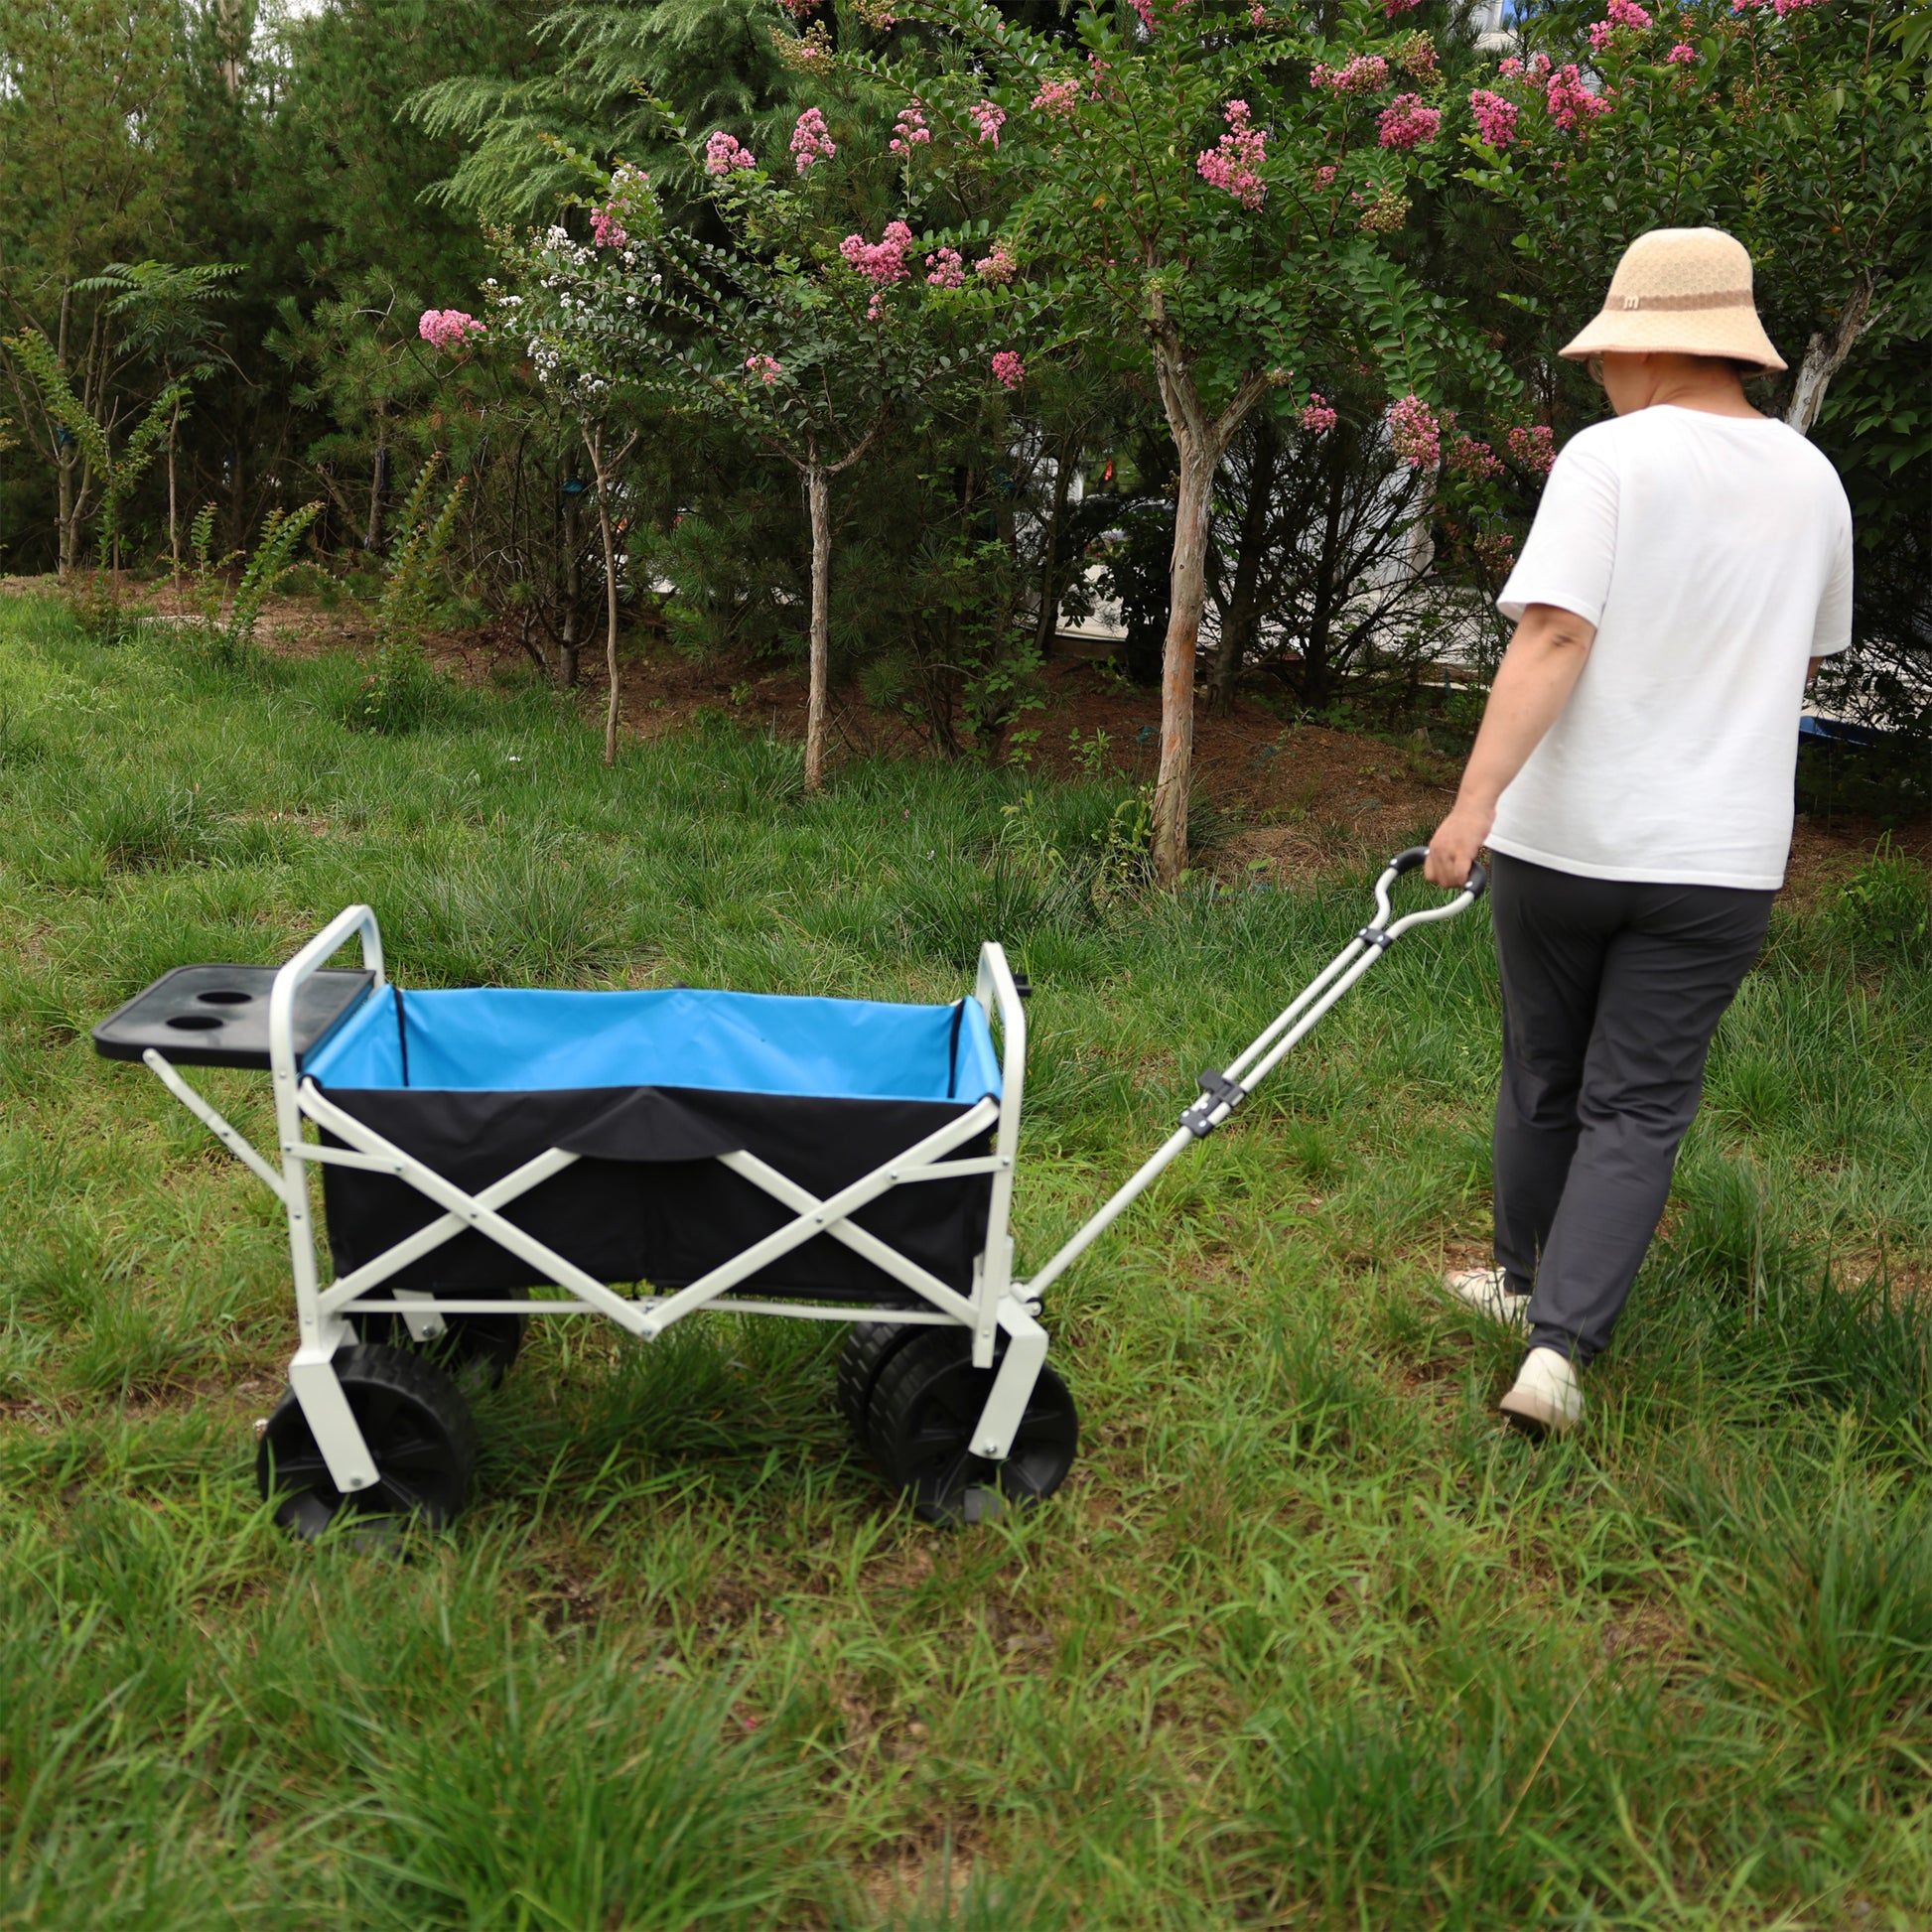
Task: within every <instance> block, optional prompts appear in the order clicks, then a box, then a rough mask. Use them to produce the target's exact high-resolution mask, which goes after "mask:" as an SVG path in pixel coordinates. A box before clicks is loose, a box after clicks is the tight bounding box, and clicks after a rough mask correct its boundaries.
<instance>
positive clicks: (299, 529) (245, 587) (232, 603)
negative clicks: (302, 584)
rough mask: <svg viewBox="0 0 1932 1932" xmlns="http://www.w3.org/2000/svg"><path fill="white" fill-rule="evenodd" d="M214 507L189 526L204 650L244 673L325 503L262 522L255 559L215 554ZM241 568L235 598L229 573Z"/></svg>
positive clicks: (207, 507) (206, 506)
mask: <svg viewBox="0 0 1932 1932" xmlns="http://www.w3.org/2000/svg"><path fill="white" fill-rule="evenodd" d="M214 514H215V511H214V505H213V504H212V503H204V504H203V505H202V507H201V509H200V510H199V511H197V512H196V516H195V521H194V523H193V524H192V525H191V526H190V530H189V543H190V547H191V550H192V553H193V555H194V558H195V603H196V606H197V608H198V609H199V610H200V612H201V617H202V645H203V648H204V649H205V650H206V651H207V655H208V658H209V659H210V661H212V662H213V663H215V664H218V665H219V666H220V667H221V668H222V669H223V670H229V671H234V670H241V669H243V668H244V667H245V666H247V665H248V664H249V663H251V662H252V661H253V658H254V655H255V629H256V626H257V625H258V624H259V623H260V622H261V617H262V612H263V610H264V609H265V608H266V606H267V604H268V600H269V599H270V598H271V597H273V596H274V595H275V593H276V592H277V591H278V590H279V589H281V588H282V586H283V585H284V584H285V583H286V582H287V581H288V579H289V577H290V576H291V575H292V574H293V573H294V572H295V570H296V569H297V568H298V566H297V564H296V561H295V551H296V546H297V545H298V544H299V543H301V541H302V539H303V538H304V537H305V536H306V535H307V534H308V532H309V526H310V525H311V524H312V523H314V522H315V520H316V518H317V517H318V516H320V515H321V514H322V504H321V503H320V501H317V502H312V503H304V504H303V505H302V506H301V507H300V508H299V509H293V510H281V509H275V510H270V511H269V513H268V515H267V516H266V517H264V518H263V520H262V527H261V535H260V536H259V537H258V538H257V539H256V543H255V549H254V554H253V555H252V556H248V557H245V558H244V556H243V554H242V553H241V552H240V551H238V550H231V551H230V552H229V553H228V554H227V555H226V556H225V557H216V556H214V555H212V545H213V541H214ZM236 564H240V565H241V575H240V576H239V577H238V578H237V579H236V581H235V586H234V591H233V595H232V596H230V595H229V593H228V572H229V570H230V569H231V568H232V567H233V566H234V565H236Z"/></svg>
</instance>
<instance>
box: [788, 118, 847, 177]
mask: <svg viewBox="0 0 1932 1932" xmlns="http://www.w3.org/2000/svg"><path fill="white" fill-rule="evenodd" d="M791 151H792V153H793V154H794V155H795V156H796V157H797V159H798V172H799V173H800V174H801V175H802V174H805V173H806V172H808V171H809V170H810V168H811V167H812V165H813V163H814V162H819V161H830V160H831V158H832V157H833V156H834V155H835V154H837V153H838V151H839V149H838V143H837V142H835V141H834V140H833V139H832V136H831V133H830V131H829V130H828V129H827V128H826V125H825V116H824V115H823V114H821V113H820V112H819V110H818V109H817V108H816V107H808V108H806V109H805V111H804V112H803V113H802V114H800V115H799V116H798V125H797V126H796V127H794V128H793V129H792V130H791Z"/></svg>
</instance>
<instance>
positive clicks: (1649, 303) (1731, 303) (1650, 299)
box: [1603, 289, 1755, 316]
mask: <svg viewBox="0 0 1932 1932" xmlns="http://www.w3.org/2000/svg"><path fill="white" fill-rule="evenodd" d="M1754 306H1755V305H1754V303H1753V302H1752V300H1751V292H1750V290H1749V289H1718V290H1715V291H1714V292H1713V293H1711V294H1709V295H1618V294H1616V293H1615V291H1614V290H1612V291H1611V293H1610V294H1609V295H1607V296H1605V297H1604V298H1603V313H1604V314H1605V315H1606V316H1616V315H1627V314H1629V313H1630V312H1631V311H1632V310H1636V309H1641V310H1643V311H1645V312H1647V313H1655V312H1657V311H1662V310H1670V311H1674V312H1677V313H1682V312H1683V311H1685V310H1687V309H1749V308H1752V307H1754Z"/></svg>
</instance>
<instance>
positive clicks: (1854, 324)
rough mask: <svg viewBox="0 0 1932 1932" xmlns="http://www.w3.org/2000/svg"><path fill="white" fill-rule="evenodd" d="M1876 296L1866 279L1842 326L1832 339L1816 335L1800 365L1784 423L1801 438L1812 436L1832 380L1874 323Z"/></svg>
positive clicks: (1856, 291) (1842, 315) (1844, 312)
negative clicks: (1873, 311)
mask: <svg viewBox="0 0 1932 1932" xmlns="http://www.w3.org/2000/svg"><path fill="white" fill-rule="evenodd" d="M1875 293H1876V291H1875V290H1874V288H1873V286H1872V281H1871V277H1870V276H1869V275H1866V276H1864V277H1863V279H1862V280H1861V281H1860V283H1859V285H1858V287H1857V288H1855V289H1854V290H1853V291H1852V293H1851V295H1850V296H1849V297H1848V298H1847V299H1846V303H1845V307H1844V308H1843V309H1841V310H1840V311H1839V314H1838V327H1837V328H1836V329H1834V330H1833V331H1832V333H1831V334H1830V335H1829V336H1824V335H1815V336H1813V337H1812V339H1811V341H1810V342H1809V343H1807V344H1806V345H1805V355H1804V360H1803V361H1802V362H1800V363H1799V364H1798V379H1797V381H1796V382H1795V383H1793V384H1792V388H1791V403H1790V407H1789V408H1787V409H1786V410H1785V412H1784V420H1785V421H1786V422H1787V423H1789V424H1790V425H1791V427H1792V428H1793V429H1795V430H1796V431H1797V432H1798V434H1799V435H1800V436H1809V435H1810V434H1811V428H1812V425H1813V424H1814V423H1815V422H1817V420H1818V412H1819V411H1820V410H1821V409H1822V408H1824V406H1825V391H1826V390H1827V389H1829V388H1830V387H1831V382H1832V377H1833V376H1835V375H1836V374H1837V373H1838V372H1839V370H1840V369H1842V368H1843V367H1844V366H1845V358H1846V357H1847V356H1848V355H1850V354H1851V353H1852V350H1853V349H1854V348H1855V347H1856V346H1857V345H1858V340H1859V338H1860V337H1861V336H1863V334H1864V332H1865V330H1866V329H1867V328H1868V327H1869V326H1870V324H1871V321H1872V314H1871V298H1872V296H1873V295H1874V294H1875Z"/></svg>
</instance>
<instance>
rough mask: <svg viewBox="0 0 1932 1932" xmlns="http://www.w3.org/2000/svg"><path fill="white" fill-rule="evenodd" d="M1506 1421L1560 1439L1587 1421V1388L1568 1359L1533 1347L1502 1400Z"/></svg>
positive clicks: (1523, 1428) (1522, 1428) (1552, 1350)
mask: <svg viewBox="0 0 1932 1932" xmlns="http://www.w3.org/2000/svg"><path fill="white" fill-rule="evenodd" d="M1502 1411H1503V1416H1504V1419H1505V1420H1506V1421H1507V1422H1509V1423H1510V1424H1511V1426H1512V1427H1514V1428H1517V1429H1521V1430H1524V1431H1525V1432H1527V1433H1528V1434H1529V1435H1532V1436H1561V1435H1562V1434H1563V1433H1564V1432H1565V1431H1566V1430H1569V1429H1574V1428H1576V1426H1577V1425H1578V1424H1579V1423H1580V1422H1582V1421H1583V1419H1584V1389H1583V1384H1582V1383H1581V1382H1579V1381H1578V1379H1577V1371H1576V1370H1575V1369H1574V1368H1572V1367H1571V1365H1570V1361H1569V1358H1568V1357H1567V1356H1563V1355H1559V1354H1558V1353H1557V1351H1556V1350H1555V1349H1554V1348H1532V1349H1531V1350H1530V1352H1529V1354H1528V1355H1527V1356H1525V1357H1524V1359H1523V1366H1522V1367H1521V1368H1520V1369H1519V1370H1518V1371H1517V1374H1516V1386H1515V1387H1514V1388H1513V1389H1511V1390H1510V1392H1509V1393H1508V1394H1507V1395H1506V1396H1504V1397H1503V1400H1502Z"/></svg>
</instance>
